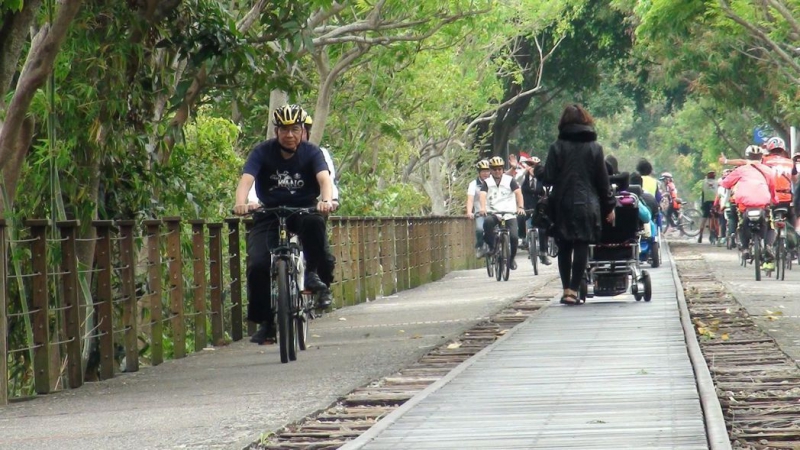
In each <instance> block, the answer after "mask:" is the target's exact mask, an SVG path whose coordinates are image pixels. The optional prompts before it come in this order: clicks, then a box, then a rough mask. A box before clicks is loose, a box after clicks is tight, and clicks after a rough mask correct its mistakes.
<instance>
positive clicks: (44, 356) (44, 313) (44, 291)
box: [3, 219, 50, 394]
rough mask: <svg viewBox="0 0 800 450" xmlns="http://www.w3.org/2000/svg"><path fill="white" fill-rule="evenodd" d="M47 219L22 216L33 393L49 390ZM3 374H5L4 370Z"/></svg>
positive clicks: (43, 392) (45, 392)
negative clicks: (27, 246) (27, 243)
mask: <svg viewBox="0 0 800 450" xmlns="http://www.w3.org/2000/svg"><path fill="white" fill-rule="evenodd" d="M49 224H50V221H49V220H46V219H36V220H26V221H25V226H27V227H29V228H30V233H31V260H32V261H31V265H32V269H33V277H32V278H31V285H32V291H33V295H32V296H31V307H32V310H31V319H32V320H33V346H34V349H33V370H34V375H33V377H34V387H35V389H36V393H38V394H47V393H49V392H50V321H49V320H48V318H49V317H50V307H49V301H50V295H49V290H48V286H49V284H48V283H47V227H48V225H49ZM3 376H6V374H5V373H4V374H3Z"/></svg>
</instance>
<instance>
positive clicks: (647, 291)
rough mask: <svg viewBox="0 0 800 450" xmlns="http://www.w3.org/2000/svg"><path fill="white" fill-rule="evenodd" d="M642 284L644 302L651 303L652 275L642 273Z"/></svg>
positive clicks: (644, 271) (645, 272)
mask: <svg viewBox="0 0 800 450" xmlns="http://www.w3.org/2000/svg"><path fill="white" fill-rule="evenodd" d="M642 283H643V284H644V295H643V297H644V301H646V302H649V301H650V300H651V299H652V298H653V287H652V285H651V284H650V274H649V273H648V272H647V271H646V270H643V271H642Z"/></svg>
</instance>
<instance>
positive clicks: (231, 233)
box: [225, 217, 244, 341]
mask: <svg viewBox="0 0 800 450" xmlns="http://www.w3.org/2000/svg"><path fill="white" fill-rule="evenodd" d="M225 222H226V223H227V224H228V264H229V270H228V272H230V276H231V285H230V286H231V339H233V340H234V341H241V340H242V337H243V331H244V330H243V329H242V324H243V320H244V319H243V315H242V313H243V310H242V256H241V250H240V249H241V245H240V244H239V223H240V220H239V218H238V217H230V218H227V219H225Z"/></svg>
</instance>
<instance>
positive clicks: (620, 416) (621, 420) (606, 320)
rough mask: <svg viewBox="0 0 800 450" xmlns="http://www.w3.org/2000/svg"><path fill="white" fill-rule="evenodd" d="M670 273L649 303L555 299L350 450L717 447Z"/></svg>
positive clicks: (658, 272)
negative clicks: (565, 302) (711, 436)
mask: <svg viewBox="0 0 800 450" xmlns="http://www.w3.org/2000/svg"><path fill="white" fill-rule="evenodd" d="M671 264H672V263H671V261H669V260H667V261H666V262H665V265H664V266H663V267H661V268H658V269H653V270H650V273H651V275H652V280H653V292H654V294H653V299H652V302H650V303H646V302H643V301H642V302H636V301H635V300H634V299H633V296H632V295H630V294H627V295H622V296H618V297H614V298H603V297H597V298H594V299H589V300H588V301H587V303H586V304H584V305H581V306H564V305H560V304H557V303H555V300H553V303H552V304H551V305H550V306H548V307H546V308H545V309H544V310H543V311H542V312H541V314H539V315H535V316H532V317H531V318H529V319H528V320H527V321H526V322H525V323H524V324H522V325H520V326H519V327H517V328H515V329H514V330H513V331H512V332H510V333H509V334H508V335H507V336H504V337H503V338H502V339H501V340H499V341H498V342H496V343H495V344H493V345H492V346H490V347H488V348H487V349H484V351H482V352H481V353H479V354H477V355H475V356H474V357H473V358H471V359H470V360H468V361H467V362H465V363H464V364H462V365H461V366H459V368H457V369H456V370H454V371H453V372H451V374H450V375H448V376H447V377H445V378H444V379H442V380H440V381H439V382H437V383H435V384H434V385H432V386H430V387H429V388H428V389H426V390H425V391H423V392H422V393H420V394H419V395H418V396H417V397H415V398H414V399H412V400H410V401H409V402H408V403H406V405H404V406H403V407H401V408H400V409H398V410H396V411H395V412H394V413H392V414H391V415H389V416H387V418H386V419H384V420H383V421H381V422H379V423H378V424H377V425H376V426H374V427H373V428H372V429H371V430H370V431H369V432H367V433H366V434H364V435H362V436H361V437H360V438H358V439H356V440H354V441H352V442H351V443H349V444H348V445H346V446H345V447H343V449H346V450H353V449H369V450H377V449H456V448H457V449H472V448H474V449H506V450H508V449H619V448H630V449H648V450H652V449H680V450H692V449H707V448H709V447H708V440H707V436H706V429H705V422H704V416H703V411H702V408H701V402H700V396H699V394H698V390H697V386H696V381H695V374H694V372H693V368H692V364H691V362H690V358H689V355H688V351H687V347H686V343H685V341H684V332H683V328H682V326H681V321H680V312H679V302H678V298H677V295H678V294H677V292H676V286H675V282H674V279H673V271H672V269H671ZM703 368H704V369H705V365H703ZM706 370H707V369H706ZM722 429H723V430H724V426H723V427H722Z"/></svg>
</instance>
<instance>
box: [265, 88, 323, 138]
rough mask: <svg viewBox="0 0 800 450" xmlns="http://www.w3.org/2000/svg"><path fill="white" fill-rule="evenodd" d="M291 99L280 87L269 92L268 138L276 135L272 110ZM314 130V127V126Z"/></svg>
mask: <svg viewBox="0 0 800 450" xmlns="http://www.w3.org/2000/svg"><path fill="white" fill-rule="evenodd" d="M287 101H289V100H288V97H287V95H286V92H283V91H281V90H279V89H273V90H272V91H271V92H270V93H269V114H267V123H266V124H265V125H266V128H267V133H266V138H267V139H272V138H274V137H275V127H274V126H273V125H272V111H275V110H276V109H277V108H278V107H279V106H282V105H285V104H286V102H287ZM312 130H313V128H312Z"/></svg>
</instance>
